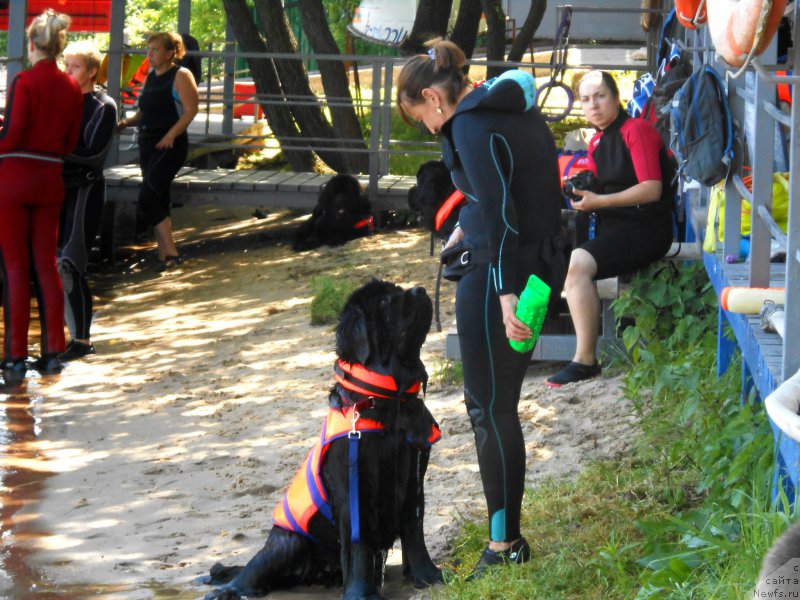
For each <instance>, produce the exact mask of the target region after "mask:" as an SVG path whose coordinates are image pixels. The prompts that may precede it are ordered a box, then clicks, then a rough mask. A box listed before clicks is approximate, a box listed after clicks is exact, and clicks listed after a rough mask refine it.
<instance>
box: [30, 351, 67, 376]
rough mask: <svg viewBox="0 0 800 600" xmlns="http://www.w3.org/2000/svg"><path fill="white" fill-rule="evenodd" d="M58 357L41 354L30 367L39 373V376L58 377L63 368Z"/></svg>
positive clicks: (56, 355)
mask: <svg viewBox="0 0 800 600" xmlns="http://www.w3.org/2000/svg"><path fill="white" fill-rule="evenodd" d="M58 356H59V355H58V354H43V355H42V356H41V357H39V358H37V359H36V360H35V361H33V364H32V365H31V366H32V367H33V368H34V369H36V370H37V371H39V374H40V375H58V374H59V373H61V369H62V368H63V365H62V364H61V360H60V359H59V358H58Z"/></svg>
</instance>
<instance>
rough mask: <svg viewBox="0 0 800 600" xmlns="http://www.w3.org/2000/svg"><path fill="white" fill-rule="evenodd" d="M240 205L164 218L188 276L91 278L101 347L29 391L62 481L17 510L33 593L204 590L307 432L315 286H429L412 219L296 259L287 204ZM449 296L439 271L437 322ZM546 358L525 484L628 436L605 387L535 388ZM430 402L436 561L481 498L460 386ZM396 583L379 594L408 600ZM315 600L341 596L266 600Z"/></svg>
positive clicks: (328, 358)
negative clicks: (172, 221)
mask: <svg viewBox="0 0 800 600" xmlns="http://www.w3.org/2000/svg"><path fill="white" fill-rule="evenodd" d="M249 212H250V211H249V210H248V209H212V208H205V209H192V210H191V211H189V210H188V209H181V210H179V211H177V212H176V223H177V225H178V232H179V236H180V237H181V239H182V244H183V248H184V252H185V254H186V255H187V256H188V258H189V260H188V261H187V263H186V264H185V265H184V267H183V268H182V269H180V270H178V271H175V272H170V273H168V274H164V275H156V274H153V273H152V272H149V271H147V270H145V271H141V272H134V273H133V274H128V275H120V276H115V277H113V278H112V277H103V280H104V281H103V285H105V286H107V287H109V288H110V289H111V293H110V295H111V297H110V298H109V300H108V302H107V303H106V304H105V305H104V307H103V309H102V310H101V311H100V313H99V314H98V316H97V319H96V322H95V326H94V329H93V338H94V342H95V345H96V346H97V349H98V354H97V355H95V356H92V357H89V358H88V359H86V360H84V361H81V362H76V363H73V364H71V365H70V366H69V367H68V368H67V369H66V370H65V372H64V373H63V374H62V375H61V376H60V378H58V379H57V380H52V381H48V382H42V381H40V382H37V383H36V386H40V389H39V393H41V395H42V396H44V398H45V401H44V402H43V403H42V406H41V418H42V433H41V435H40V443H41V447H42V449H43V451H44V454H45V455H46V456H47V458H48V461H49V465H48V466H49V468H50V469H52V470H54V471H55V472H56V475H54V476H53V477H51V478H49V479H48V480H47V481H46V483H45V491H44V499H43V500H42V501H41V502H40V503H39V504H38V506H36V507H34V508H27V509H25V511H26V517H32V518H36V519H38V521H37V525H38V526H40V527H41V529H42V530H44V531H47V532H50V535H48V536H45V537H43V538H39V539H37V540H34V541H32V542H30V543H31V544H33V545H34V546H35V550H36V552H35V555H36V557H37V558H36V566H37V567H38V568H39V569H40V570H41V571H42V572H43V573H44V575H45V577H46V579H47V580H48V581H49V582H50V584H48V585H46V587H50V586H52V587H53V588H54V589H58V590H66V591H67V592H68V595H70V596H71V597H92V598H98V597H103V598H131V599H138V598H160V597H167V596H169V597H172V598H195V597H198V596H200V595H202V593H203V591H204V590H203V589H202V588H200V587H196V586H193V585H192V584H191V581H192V579H194V578H195V577H197V576H199V575H202V574H204V573H205V572H206V571H207V569H208V568H209V567H210V566H211V565H212V564H213V563H214V562H217V561H223V562H226V563H228V564H234V563H243V562H244V561H246V560H247V558H249V557H250V556H251V555H252V554H253V553H254V552H255V550H257V549H258V548H259V547H260V546H261V545H262V543H263V540H264V538H265V535H266V532H267V531H268V530H269V528H270V526H271V513H272V508H273V507H274V505H275V503H276V502H277V501H278V500H279V498H280V496H281V494H282V491H283V489H284V487H285V486H286V485H287V484H288V482H289V481H290V479H291V476H292V475H293V473H294V471H295V470H296V469H297V467H298V465H299V464H300V462H301V461H302V460H303V458H304V457H305V455H306V453H307V451H308V448H309V447H310V445H311V443H312V442H313V440H314V439H315V438H316V437H317V435H318V429H319V426H320V423H321V421H322V418H323V415H324V412H325V403H326V399H327V389H328V387H329V386H330V385H331V382H332V365H333V360H334V354H333V341H334V340H333V330H332V327H317V326H312V325H310V319H309V303H310V300H311V291H312V281H311V280H312V278H313V277H315V276H319V275H332V276H341V277H345V276H346V277H350V278H355V279H356V280H357V281H361V280H363V279H366V278H367V277H368V276H370V275H373V274H374V275H377V276H379V277H384V278H387V279H391V280H392V281H394V282H396V283H398V284H400V285H403V286H408V285H416V284H421V285H424V286H425V287H426V288H427V289H428V290H429V292H430V293H431V294H432V293H433V290H434V286H435V279H436V264H435V261H434V260H433V259H431V258H430V257H429V255H428V247H429V238H428V236H427V234H425V233H423V232H421V231H419V230H405V231H399V232H389V233H384V234H381V235H378V236H374V237H372V238H367V239H362V240H358V241H356V242H353V243H350V244H348V245H346V246H344V247H341V248H324V249H320V250H318V251H313V252H309V253H305V254H302V255H298V254H295V253H294V252H292V251H291V249H290V248H289V246H288V244H287V243H286V241H287V237H286V236H287V233H286V231H285V229H279V228H278V226H279V225H283V224H285V223H287V222H290V221H292V218H293V217H292V216H291V215H290V214H288V213H274V214H273V215H270V216H269V217H268V218H267V219H264V220H257V219H253V218H251V217H250V215H249ZM145 264H147V261H145ZM112 286H113V287H112ZM453 291H454V289H453V287H452V284H449V283H446V282H445V284H444V286H443V293H442V311H443V322H444V323H450V322H452V314H453V306H452V298H453ZM445 327H447V325H445ZM443 336H444V334H442V333H436V332H432V333H431V334H430V335H429V337H428V341H427V342H426V345H425V352H424V360H425V362H426V365H427V367H428V371H429V373H433V372H434V371H435V370H436V368H437V366H439V365H440V364H441V362H442V357H443V354H444V350H443V348H444V337H443ZM552 369H553V365H547V364H543V365H535V366H534V367H532V368H531V370H530V372H529V375H528V377H527V379H526V382H525V385H524V387H523V396H522V402H521V407H520V413H521V415H522V419H523V427H524V431H525V436H526V440H527V447H528V452H529V454H528V456H529V460H528V480H529V482H530V483H535V482H536V481H537V480H539V479H540V478H542V477H547V476H570V475H573V474H575V473H577V472H578V471H579V470H580V469H581V467H582V466H583V465H584V464H585V463H586V461H588V460H591V459H593V458H596V457H606V456H613V455H615V454H616V453H617V452H619V451H621V450H623V449H624V447H625V440H626V437H627V436H628V435H629V433H630V431H631V430H632V428H633V427H634V420H633V419H632V417H631V416H630V415H629V412H630V410H629V405H628V404H627V403H626V402H624V401H620V399H619V398H620V395H621V394H620V382H619V380H618V379H601V380H597V381H593V382H589V383H585V384H581V385H578V386H573V387H570V388H568V389H566V390H550V389H548V388H546V387H545V386H544V385H543V380H544V377H545V376H547V375H548V374H550V373H551V372H552ZM426 401H427V402H428V404H429V406H430V409H431V411H432V413H433V414H434V416H435V417H436V418H437V419H438V420H439V422H440V424H441V426H442V430H443V434H444V435H443V439H442V441H441V442H440V443H439V444H437V445H436V446H435V447H434V450H433V453H432V456H431V465H430V468H429V471H428V480H427V484H426V485H427V487H426V489H427V513H426V534H427V539H428V546H429V549H430V551H431V555H432V556H433V558H434V560H435V561H437V562H442V561H444V560H445V559H446V557H447V552H448V542H449V540H450V539H451V538H452V536H453V534H454V533H455V531H456V524H455V516H456V515H457V514H459V513H460V514H462V515H475V516H476V517H477V516H479V515H480V514H481V513H482V510H483V508H484V505H483V499H482V494H481V488H480V479H479V475H478V471H477V464H476V461H475V456H474V447H473V440H472V433H471V430H470V427H469V423H468V420H467V417H466V415H465V412H464V408H463V402H462V395H461V392H460V390H459V389H457V388H444V389H443V388H441V387H440V386H439V385H437V384H436V382H435V381H434V382H432V383H431V384H430V385H429V388H428V395H427V398H426ZM397 561H399V553H398V552H395V553H394V554H393V556H392V557H391V558H390V562H397ZM395 585H397V584H395ZM98 586H106V587H105V588H103V587H98ZM398 588H399V589H403V590H404V591H402V592H397V593H395V591H390V592H389V594H388V595H389V596H390V597H401V596H402V597H419V594H418V593H415V592H413V590H407V589H405V588H402V586H399V585H398ZM398 588H394V589H398ZM87 590H92V591H91V593H89V592H87ZM83 594H85V596H82V595H83ZM311 596H313V597H323V598H327V597H330V598H337V597H338V593H337V592H335V591H327V592H326V591H324V590H313V593H312V594H309V592H308V591H302V592H301V593H299V594H298V593H295V594H289V595H283V596H281V595H273V596H271V597H274V598H279V597H293V598H294V597H311Z"/></svg>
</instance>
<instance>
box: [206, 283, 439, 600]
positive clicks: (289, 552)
mask: <svg viewBox="0 0 800 600" xmlns="http://www.w3.org/2000/svg"><path fill="white" fill-rule="evenodd" d="M431 313H432V307H431V301H430V299H429V298H428V295H427V294H426V292H425V289H424V288H421V287H415V288H412V289H409V290H405V291H404V290H403V289H402V288H400V287H399V286H396V285H394V284H392V283H388V282H385V281H379V280H376V279H374V280H372V281H370V282H369V283H367V284H365V285H364V286H362V287H361V288H359V289H358V290H356V291H355V292H354V293H353V294H352V295H351V296H350V298H349V299H348V301H347V303H346V305H345V307H344V310H343V311H342V314H341V316H340V319H339V324H338V326H337V329H336V353H337V355H338V360H337V362H336V365H335V367H334V373H335V375H334V377H335V380H336V384H335V385H334V386H333V388H332V389H331V392H330V396H329V398H328V405H329V407H330V411H329V414H328V418H327V421H326V424H325V426H324V427H323V434H322V439H321V440H320V445H318V446H317V447H315V448H314V449H313V450H312V451H311V454H309V457H308V459H307V462H306V464H304V465H303V466H302V467H301V468H300V470H299V471H298V475H297V477H296V478H295V480H294V482H293V483H292V485H291V486H290V488H289V491H288V492H287V495H286V497H285V498H284V500H283V502H282V503H280V504H279V505H278V506H277V508H276V509H275V512H274V514H273V517H274V521H275V524H274V525H273V527H272V530H271V531H270V533H269V536H268V538H267V541H266V544H265V545H264V547H263V548H262V549H261V550H260V551H259V552H258V553H257V554H256V555H255V556H254V557H253V558H252V559H251V560H250V562H249V563H248V564H247V565H246V566H245V567H223V566H222V565H219V564H217V565H214V566H213V567H212V568H211V576H210V577H207V578H203V579H202V580H201V581H202V582H203V583H210V584H212V585H220V584H221V585H222V587H220V588H218V589H217V590H215V591H213V592H211V593H209V594H208V595H207V596H206V599H207V600H208V599H232V598H239V597H240V596H258V595H264V594H267V593H268V592H270V591H271V590H274V589H280V588H287V587H291V586H294V585H301V584H302V585H307V584H312V583H319V584H323V585H329V586H330V585H341V584H344V596H343V598H345V599H346V600H356V599H361V600H372V599H378V598H380V597H381V596H380V594H379V591H378V590H379V588H380V586H381V584H382V578H383V569H384V564H385V559H386V553H387V551H388V550H389V548H391V547H392V545H393V544H394V542H395V540H396V539H397V538H398V537H399V538H400V540H401V542H402V546H403V575H404V576H405V577H406V579H408V580H409V581H411V582H413V583H414V584H416V585H419V584H424V585H431V584H433V583H437V582H441V581H442V574H441V571H439V569H437V568H436V566H435V565H434V564H433V562H432V561H431V559H430V556H429V555H428V550H427V548H426V547H425V540H424V538H423V530H422V520H423V514H424V500H425V495H424V487H423V483H424V477H425V471H426V470H427V465H428V457H429V455H430V445H431V444H432V443H434V442H435V441H436V440H437V439H438V437H439V435H440V434H439V429H438V426H437V425H436V423H435V421H434V419H433V417H432V416H431V414H430V412H429V411H428V409H427V408H426V407H425V404H424V402H423V400H422V399H421V398H420V397H419V396H418V394H419V391H420V388H422V389H424V387H425V383H426V381H427V374H426V372H425V367H424V365H423V364H422V361H421V360H420V350H421V347H422V344H423V342H424V341H425V337H426V336H427V333H428V330H429V329H430V325H431ZM355 411H357V412H355ZM354 415H355V420H354V418H353V417H354ZM337 425H341V427H337ZM353 429H355V430H357V431H356V432H355V433H353V432H352V431H351V430H353ZM354 446H355V450H354ZM353 453H355V458H353ZM351 461H355V462H352V464H353V465H357V469H355V471H356V473H357V474H356V475H355V479H354V475H353V473H351V472H350V471H351V470H352V469H351V468H350V467H351ZM320 463H321V466H319V467H318V465H319V464H320ZM351 489H352V490H355V493H351V492H350V490H351Z"/></svg>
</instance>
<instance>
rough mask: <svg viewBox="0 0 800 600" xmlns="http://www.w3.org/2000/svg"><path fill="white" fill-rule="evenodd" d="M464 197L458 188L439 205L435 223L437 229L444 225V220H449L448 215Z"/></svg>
mask: <svg viewBox="0 0 800 600" xmlns="http://www.w3.org/2000/svg"><path fill="white" fill-rule="evenodd" d="M463 199H464V194H462V193H461V192H459V191H458V190H456V191H455V192H453V193H452V194H450V195H449V196H448V197H447V200H445V201H444V202H443V203H442V205H441V206H440V207H439V210H437V211H436V218H435V220H434V225H435V226H436V231H439V230H440V229H441V228H442V225H444V222H445V221H446V220H447V217H449V216H450V213H451V212H453V210H454V209H455V208H456V206H458V205H459V204H461V201H462V200H463Z"/></svg>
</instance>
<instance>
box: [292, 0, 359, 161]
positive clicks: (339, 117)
mask: <svg viewBox="0 0 800 600" xmlns="http://www.w3.org/2000/svg"><path fill="white" fill-rule="evenodd" d="M300 15H301V18H302V21H303V29H304V30H305V32H306V35H307V36H308V39H309V42H310V43H311V45H312V46H313V48H314V52H315V53H317V54H336V55H338V54H340V52H339V47H338V46H337V45H336V40H335V39H334V38H333V34H332V33H331V30H330V27H328V21H327V19H326V16H325V8H324V7H323V5H322V0H300ZM317 62H318V64H319V72H320V75H321V76H322V86H323V88H324V89H325V97H326V98H327V99H328V106H329V107H330V111H331V121H333V129H334V131H335V132H336V139H337V140H339V142H340V147H341V148H343V149H359V150H360V149H364V150H366V148H367V145H366V143H365V142H364V132H363V131H362V130H361V123H359V121H358V117H357V116H356V111H355V109H354V108H353V97H352V96H351V95H350V83H349V81H348V78H347V71H346V70H345V66H344V63H343V62H342V61H341V60H321V59H318V60H317ZM342 142H344V143H342ZM342 158H343V159H344V160H345V163H346V169H347V171H346V172H348V173H352V172H356V173H366V172H367V171H368V170H369V156H368V155H367V154H366V153H365V152H350V153H343V154H342Z"/></svg>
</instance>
